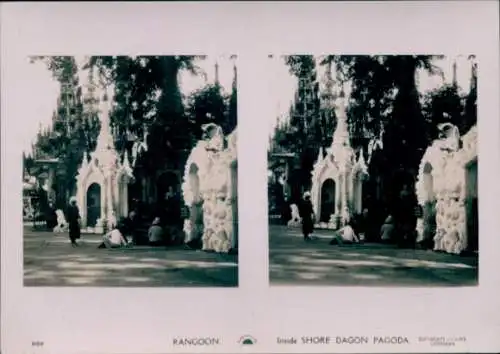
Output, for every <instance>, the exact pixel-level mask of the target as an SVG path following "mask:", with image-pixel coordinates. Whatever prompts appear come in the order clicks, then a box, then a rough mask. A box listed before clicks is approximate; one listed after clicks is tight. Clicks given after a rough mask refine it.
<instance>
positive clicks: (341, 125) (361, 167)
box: [311, 85, 368, 229]
mask: <svg viewBox="0 0 500 354" xmlns="http://www.w3.org/2000/svg"><path fill="white" fill-rule="evenodd" d="M327 89H331V85H327ZM344 96H345V95H344V92H343V89H342V91H341V93H340V95H339V97H338V99H337V104H336V115H337V127H336V129H335V132H334V134H333V141H332V145H331V146H330V147H329V148H328V149H326V154H325V155H324V154H323V149H322V148H320V151H319V154H318V159H317V161H316V163H315V164H314V168H313V171H312V188H311V201H312V205H313V210H314V213H315V215H316V219H317V220H316V221H320V222H319V223H318V224H317V225H316V226H317V227H322V228H331V229H336V228H338V227H339V226H341V224H343V223H344V222H345V221H346V220H345V219H346V218H347V217H348V214H353V213H361V211H362V188H363V181H364V180H365V178H366V177H367V175H368V172H367V171H368V168H367V166H366V163H365V159H364V156H363V151H360V153H359V157H358V158H356V152H355V151H354V149H353V148H352V147H351V143H350V134H349V129H348V123H347V115H346V108H345V97H344ZM323 208H325V209H326V208H328V210H322V209H323ZM325 212H326V213H327V214H328V219H327V220H325V219H324V218H323V220H321V219H322V217H321V216H322V215H325ZM318 219H320V220H318Z"/></svg>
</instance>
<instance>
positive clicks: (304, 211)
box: [299, 192, 314, 241]
mask: <svg viewBox="0 0 500 354" xmlns="http://www.w3.org/2000/svg"><path fill="white" fill-rule="evenodd" d="M300 204H301V205H300V208H299V214H300V217H301V218H302V233H303V235H304V241H310V240H311V236H310V235H311V234H312V233H313V231H314V210H313V206H312V203H311V193H309V192H305V193H304V199H303V200H302V203H300Z"/></svg>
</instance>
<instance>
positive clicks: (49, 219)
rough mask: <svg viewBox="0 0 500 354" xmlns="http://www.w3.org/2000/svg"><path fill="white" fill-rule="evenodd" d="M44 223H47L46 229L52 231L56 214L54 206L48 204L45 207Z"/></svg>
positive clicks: (55, 222) (55, 221) (55, 223)
mask: <svg viewBox="0 0 500 354" xmlns="http://www.w3.org/2000/svg"><path fill="white" fill-rule="evenodd" d="M45 221H46V223H47V229H48V230H50V231H52V230H53V229H54V227H56V226H57V214H56V209H55V208H54V204H52V203H49V206H48V207H47V214H46V217H45Z"/></svg>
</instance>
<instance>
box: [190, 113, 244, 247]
mask: <svg viewBox="0 0 500 354" xmlns="http://www.w3.org/2000/svg"><path fill="white" fill-rule="evenodd" d="M202 128H203V136H202V140H200V141H198V143H197V144H196V145H195V147H194V148H193V150H192V151H191V154H190V155H189V157H188V160H187V163H186V166H185V170H184V181H183V184H182V193H183V198H184V203H185V205H186V206H188V207H189V210H190V213H189V214H190V215H189V219H186V220H185V221H184V233H185V241H186V242H189V241H192V240H196V239H200V238H201V240H202V248H203V250H206V251H215V252H228V251H229V250H230V249H235V248H237V246H238V226H237V220H238V218H237V203H238V200H237V197H238V193H237V150H236V141H237V137H236V130H234V131H233V132H232V133H231V134H229V135H228V136H227V137H224V135H223V132H222V129H221V128H220V127H219V126H218V125H216V124H212V123H211V124H206V125H204V126H203V127H202Z"/></svg>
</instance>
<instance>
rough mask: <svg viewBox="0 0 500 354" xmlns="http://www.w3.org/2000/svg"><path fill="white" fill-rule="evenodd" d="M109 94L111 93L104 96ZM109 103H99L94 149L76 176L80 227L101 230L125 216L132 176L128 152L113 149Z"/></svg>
mask: <svg viewBox="0 0 500 354" xmlns="http://www.w3.org/2000/svg"><path fill="white" fill-rule="evenodd" d="M107 96H108V97H110V95H107ZM110 108H111V103H110V102H109V101H105V102H103V104H102V107H101V111H100V115H99V118H100V120H101V129H100V132H99V135H98V138H97V144H96V148H95V151H94V152H92V153H91V154H90V157H89V156H88V155H87V153H85V154H84V156H83V161H82V164H81V166H80V168H79V170H78V175H77V177H76V182H77V195H76V200H77V205H78V208H79V210H80V215H81V218H82V228H83V229H86V231H87V232H95V233H102V232H105V231H106V230H107V229H108V228H110V227H112V226H113V225H115V224H116V220H117V218H120V217H124V216H127V215H128V212H129V210H128V186H129V184H130V183H132V182H133V180H134V176H133V173H132V167H131V166H130V162H129V158H128V154H127V152H125V154H124V156H123V159H121V158H120V155H119V154H118V152H117V151H116V149H115V145H114V140H113V135H112V134H111V130H110V126H109V112H110Z"/></svg>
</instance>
